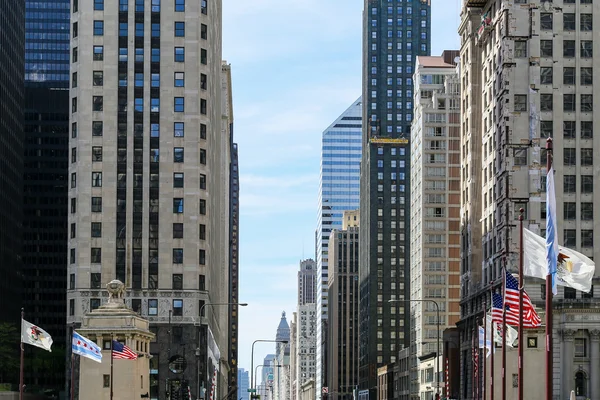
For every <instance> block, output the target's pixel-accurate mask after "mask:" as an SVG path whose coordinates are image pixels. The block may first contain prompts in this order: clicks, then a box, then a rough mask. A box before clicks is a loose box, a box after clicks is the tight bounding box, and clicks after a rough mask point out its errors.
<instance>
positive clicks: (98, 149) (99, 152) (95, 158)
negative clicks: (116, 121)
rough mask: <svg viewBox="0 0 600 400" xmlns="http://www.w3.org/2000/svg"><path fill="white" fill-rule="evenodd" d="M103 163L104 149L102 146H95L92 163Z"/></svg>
mask: <svg viewBox="0 0 600 400" xmlns="http://www.w3.org/2000/svg"><path fill="white" fill-rule="evenodd" d="M99 161H102V147H101V146H93V147H92V162H99Z"/></svg>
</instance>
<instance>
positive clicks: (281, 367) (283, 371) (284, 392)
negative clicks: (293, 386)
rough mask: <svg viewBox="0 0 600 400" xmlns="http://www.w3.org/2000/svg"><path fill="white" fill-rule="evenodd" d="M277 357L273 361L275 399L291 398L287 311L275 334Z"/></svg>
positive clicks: (283, 313)
mask: <svg viewBox="0 0 600 400" xmlns="http://www.w3.org/2000/svg"><path fill="white" fill-rule="evenodd" d="M275 340H276V341H277V343H275V359H274V360H273V363H274V365H275V368H274V369H273V399H274V400H289V395H290V391H289V387H290V386H289V385H290V368H289V367H290V326H289V325H288V322H287V318H286V317H285V311H284V312H282V313H281V320H280V321H279V325H278V326H277V333H276V335H275Z"/></svg>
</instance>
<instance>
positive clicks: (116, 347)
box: [112, 340, 137, 360]
mask: <svg viewBox="0 0 600 400" xmlns="http://www.w3.org/2000/svg"><path fill="white" fill-rule="evenodd" d="M112 358H114V359H116V360H137V354H136V353H134V352H133V351H131V349H130V348H129V347H127V346H126V345H124V344H123V343H121V342H117V341H116V340H113V341H112Z"/></svg>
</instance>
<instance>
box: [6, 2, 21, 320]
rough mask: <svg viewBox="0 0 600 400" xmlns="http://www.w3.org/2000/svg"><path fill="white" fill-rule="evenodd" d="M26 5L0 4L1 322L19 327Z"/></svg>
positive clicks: (17, 3)
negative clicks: (11, 323) (7, 322)
mask: <svg viewBox="0 0 600 400" xmlns="http://www.w3.org/2000/svg"><path fill="white" fill-rule="evenodd" d="M24 30H25V1H24V0H18V1H11V2H6V1H5V2H1V3H0V76H1V77H2V79H0V137H1V138H2V140H0V187H1V188H2V190H0V192H1V194H0V299H1V303H2V305H3V306H2V307H0V321H10V322H14V323H18V321H19V318H20V308H21V278H22V276H21V275H22V269H21V265H22V263H21V255H20V252H21V223H22V220H21V218H22V215H23V186H22V185H23V182H22V180H23V148H24V139H23V105H24V103H23V77H24V74H25V60H24V58H25V31H24Z"/></svg>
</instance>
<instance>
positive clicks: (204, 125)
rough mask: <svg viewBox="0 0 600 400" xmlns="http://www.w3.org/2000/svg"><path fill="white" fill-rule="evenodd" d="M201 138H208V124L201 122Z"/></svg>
mask: <svg viewBox="0 0 600 400" xmlns="http://www.w3.org/2000/svg"><path fill="white" fill-rule="evenodd" d="M200 139H206V124H200Z"/></svg>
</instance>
